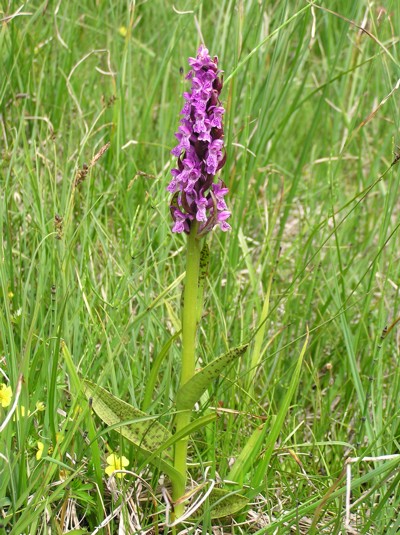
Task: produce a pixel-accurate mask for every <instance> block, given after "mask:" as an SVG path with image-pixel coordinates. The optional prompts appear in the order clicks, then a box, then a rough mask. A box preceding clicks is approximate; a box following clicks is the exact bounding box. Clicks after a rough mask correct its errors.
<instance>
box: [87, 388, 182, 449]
mask: <svg viewBox="0 0 400 535" xmlns="http://www.w3.org/2000/svg"><path fill="white" fill-rule="evenodd" d="M83 388H84V391H85V394H86V396H87V397H88V398H90V399H91V406H92V408H93V410H94V412H95V413H96V414H97V416H99V418H101V420H103V422H104V423H106V424H107V425H109V426H111V425H112V426H115V425H118V424H123V422H127V421H130V420H134V423H130V424H129V425H123V427H122V428H121V431H120V432H121V433H122V434H123V435H124V436H126V438H128V439H129V440H130V442H132V443H133V444H135V445H136V446H137V447H138V448H140V449H143V450H145V451H147V452H153V451H156V450H157V449H158V448H159V447H160V446H161V445H162V444H163V443H164V442H165V441H166V440H168V439H169V438H170V437H171V433H170V432H169V431H168V429H166V428H165V427H164V426H163V425H161V424H160V423H158V422H157V420H155V419H153V418H152V417H150V416H149V415H148V414H146V413H145V412H142V411H140V410H139V409H136V408H135V407H133V406H132V405H129V403H126V402H125V401H123V400H122V399H119V398H117V397H115V396H114V395H113V394H111V393H110V392H108V391H107V390H105V389H104V388H102V387H101V386H97V385H96V384H95V383H92V382H91V381H88V380H87V379H84V380H83ZM150 419H151V420H150Z"/></svg>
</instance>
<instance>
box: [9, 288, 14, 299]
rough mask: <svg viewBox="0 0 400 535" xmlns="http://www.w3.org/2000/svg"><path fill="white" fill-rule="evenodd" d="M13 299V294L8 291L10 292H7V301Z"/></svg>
mask: <svg viewBox="0 0 400 535" xmlns="http://www.w3.org/2000/svg"><path fill="white" fill-rule="evenodd" d="M13 297H14V294H13V293H12V291H11V290H10V291H9V292H8V298H9V299H12V298H13Z"/></svg>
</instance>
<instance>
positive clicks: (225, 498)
mask: <svg viewBox="0 0 400 535" xmlns="http://www.w3.org/2000/svg"><path fill="white" fill-rule="evenodd" d="M248 502H249V500H248V498H246V496H243V495H242V494H238V493H235V492H232V491H229V490H227V489H213V490H212V491H211V494H210V496H209V497H208V503H207V502H206V503H205V506H206V507H207V512H208V514H209V515H210V518H212V519H213V518H222V517H224V516H231V515H234V514H235V513H238V512H239V511H240V510H241V509H243V507H246V505H247V504H248ZM203 514H204V505H202V506H201V507H199V508H198V509H197V510H196V512H195V513H194V515H193V518H198V517H199V516H202V515H203Z"/></svg>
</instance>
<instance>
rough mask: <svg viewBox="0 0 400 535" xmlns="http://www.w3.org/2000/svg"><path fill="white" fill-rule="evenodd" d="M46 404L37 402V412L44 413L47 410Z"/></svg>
mask: <svg viewBox="0 0 400 535" xmlns="http://www.w3.org/2000/svg"><path fill="white" fill-rule="evenodd" d="M45 408H46V407H45V404H44V403H43V401H37V402H36V410H37V411H44V409H45Z"/></svg>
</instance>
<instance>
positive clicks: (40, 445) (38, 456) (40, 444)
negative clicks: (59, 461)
mask: <svg viewBox="0 0 400 535" xmlns="http://www.w3.org/2000/svg"><path fill="white" fill-rule="evenodd" d="M37 447H38V450H37V452H36V459H37V460H38V461H40V459H41V458H42V455H43V452H44V444H43V442H40V441H39V440H38V443H37Z"/></svg>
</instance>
